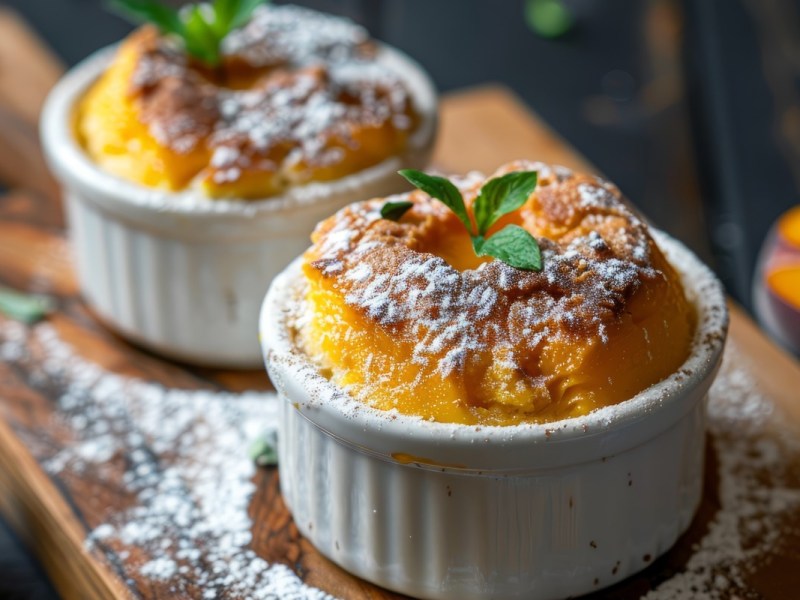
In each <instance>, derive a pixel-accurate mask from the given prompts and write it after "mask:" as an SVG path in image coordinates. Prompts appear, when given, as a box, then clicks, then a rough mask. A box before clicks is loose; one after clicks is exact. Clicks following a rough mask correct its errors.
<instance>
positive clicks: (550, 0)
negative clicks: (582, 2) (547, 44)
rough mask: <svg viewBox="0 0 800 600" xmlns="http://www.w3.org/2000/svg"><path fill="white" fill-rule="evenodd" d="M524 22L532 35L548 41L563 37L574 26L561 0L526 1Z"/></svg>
mask: <svg viewBox="0 0 800 600" xmlns="http://www.w3.org/2000/svg"><path fill="white" fill-rule="evenodd" d="M525 21H526V22H527V23H528V27H530V28H531V30H533V32H534V33H537V34H539V35H540V36H541V37H543V38H550V39H552V38H557V37H560V36H562V35H564V34H565V33H567V32H568V31H569V30H570V29H572V27H573V25H574V19H573V18H572V13H571V12H570V11H569V9H568V8H567V7H566V6H564V3H563V2H562V1H561V0H528V1H527V2H526V3H525Z"/></svg>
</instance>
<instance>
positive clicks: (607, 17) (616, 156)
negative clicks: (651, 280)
mask: <svg viewBox="0 0 800 600" xmlns="http://www.w3.org/2000/svg"><path fill="white" fill-rule="evenodd" d="M299 3H301V4H305V5H307V6H310V7H312V8H318V9H321V10H325V11H328V12H332V13H337V14H342V15H346V16H349V17H351V18H353V19H355V20H356V21H359V22H361V23H362V24H364V25H365V26H367V28H368V29H369V30H370V31H371V32H372V34H373V35H375V36H376V37H378V38H380V39H382V40H384V41H386V42H388V43H390V44H392V45H395V46H397V47H399V48H401V49H402V50H404V51H406V52H407V53H408V54H410V55H411V56H412V57H414V58H416V59H417V60H418V61H419V62H420V63H422V64H423V65H424V66H425V67H426V68H427V69H428V70H429V72H430V73H431V75H432V76H433V79H434V81H435V82H436V84H437V85H438V87H439V89H440V90H442V91H449V90H453V89H457V88H462V87H465V86H471V85H477V84H481V83H484V82H489V81H491V82H501V83H504V84H506V85H508V86H509V87H510V88H511V89H513V90H514V91H515V92H516V93H517V94H519V95H520V96H521V97H522V98H523V100H524V101H525V102H527V103H528V105H530V106H531V107H532V108H533V109H534V110H536V111H537V112H538V113H539V114H540V115H541V116H542V117H543V118H544V119H545V120H546V121H547V122H549V123H550V124H551V126H552V127H553V128H554V129H555V130H557V131H558V132H559V133H560V134H561V135H562V136H564V137H565V138H566V139H567V140H568V141H569V142H570V143H572V144H573V145H574V146H575V147H576V148H577V149H578V150H579V151H580V152H582V153H583V154H584V155H585V156H587V157H588V159H589V160H590V161H592V162H593V163H594V164H595V165H596V166H597V167H598V168H599V169H600V170H601V171H602V172H603V173H605V174H606V175H607V176H608V177H609V178H610V179H612V180H613V181H614V182H616V183H617V184H618V185H619V186H620V187H621V188H622V190H623V191H624V192H625V193H626V194H627V195H628V196H629V197H630V198H631V199H632V200H633V202H634V203H635V204H636V205H638V206H639V207H640V208H641V209H642V210H643V212H644V213H645V214H647V215H648V216H649V217H650V218H651V219H652V220H653V222H654V223H655V224H657V225H658V226H659V227H662V228H663V229H666V230H667V231H669V232H671V233H673V234H675V235H676V236H678V237H679V238H681V239H683V240H684V241H685V242H686V243H688V244H689V245H690V246H692V247H693V248H694V249H695V250H696V251H697V252H698V253H699V254H700V255H701V256H702V257H703V258H705V259H706V260H708V261H709V262H712V264H714V265H715V267H716V269H717V271H718V273H719V274H720V276H721V277H722V279H723V281H724V282H725V283H726V285H727V287H728V290H729V291H730V292H731V294H732V295H733V296H734V297H736V298H737V299H738V300H739V301H740V302H742V303H743V304H744V305H745V306H747V307H749V306H750V285H751V279H752V273H753V267H754V263H755V258H756V255H757V252H758V249H759V247H760V245H761V243H762V241H763V239H764V237H765V235H766V233H767V231H768V229H769V227H770V224H771V223H772V222H773V221H774V220H775V218H776V217H777V216H778V215H779V214H780V213H781V212H783V211H784V210H786V209H787V208H789V207H790V206H792V205H793V204H796V203H798V188H799V187H800V60H799V58H800V2H798V1H797V0H703V1H702V2H697V1H694V0H683V1H680V0H565V4H566V6H567V7H568V8H569V9H570V10H571V11H572V13H573V15H574V17H575V26H574V27H573V28H572V30H571V31H569V32H568V33H567V34H566V35H564V36H563V37H560V38H558V39H546V38H542V37H540V36H538V35H536V34H534V33H533V32H532V31H531V30H530V29H529V28H528V27H527V25H526V23H525V20H524V18H523V13H524V5H525V3H524V2H523V1H521V0H503V1H502V2H499V1H490V0H459V2H454V1H453V0H380V1H379V0H309V1H304V2H299ZM0 4H5V5H10V6H11V7H12V8H13V9H15V10H17V11H18V12H19V13H20V14H21V15H22V16H23V17H24V18H26V20H27V21H28V22H29V23H30V24H31V26H32V27H33V28H34V30H36V31H37V32H38V33H39V34H40V35H41V36H42V38H43V39H44V40H46V41H47V42H48V43H49V44H50V46H51V47H52V48H53V50H54V51H55V52H56V53H57V54H58V55H60V56H61V57H62V59H63V60H64V61H65V63H66V64H68V65H72V64H74V63H76V62H77V61H79V60H80V59H81V58H83V57H84V56H86V55H87V54H89V53H90V52H92V51H93V50H96V49H97V48H99V47H101V46H104V45H107V44H110V43H112V42H114V41H116V40H118V39H119V38H121V37H122V36H124V35H125V34H126V33H127V32H128V31H130V29H131V26H130V25H129V24H128V23H126V22H125V21H124V20H122V19H120V18H119V17H117V16H115V15H113V14H110V13H108V12H107V11H105V10H103V8H102V2H101V0H5V1H4V2H0ZM531 158H535V157H531ZM0 597H3V598H19V599H40V598H41V599H45V598H52V597H55V595H54V593H53V592H52V590H51V589H50V588H49V586H48V584H47V583H46V581H45V580H44V579H43V577H42V575H41V573H40V571H39V570H38V567H37V566H36V564H35V562H34V561H32V560H31V559H30V558H29V557H28V556H26V554H25V553H24V551H23V550H22V549H21V547H20V546H19V544H18V543H17V541H16V540H15V538H14V537H13V535H11V533H10V532H9V531H8V529H7V528H6V527H5V526H4V525H2V523H0Z"/></svg>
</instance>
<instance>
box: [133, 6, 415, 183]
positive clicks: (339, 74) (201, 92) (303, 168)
mask: <svg viewBox="0 0 800 600" xmlns="http://www.w3.org/2000/svg"><path fill="white" fill-rule="evenodd" d="M142 40H143V41H141V42H140V45H141V46H142V50H141V56H139V58H138V62H137V66H136V69H135V72H134V74H133V82H132V83H133V86H134V89H135V90H137V91H139V92H141V93H140V95H139V98H138V100H139V103H140V105H141V119H142V121H143V122H144V123H145V124H146V125H147V126H148V128H149V130H150V133H151V134H152V135H153V136H154V137H155V138H156V139H157V140H158V141H159V143H160V144H162V145H165V146H169V147H171V148H172V149H173V150H175V151H176V152H178V153H189V152H192V151H194V150H195V149H196V148H197V147H199V146H200V145H205V146H207V147H208V148H209V149H210V150H211V151H212V160H211V161H210V164H209V166H208V167H207V168H206V169H203V170H202V171H200V173H199V174H198V175H197V176H196V177H195V179H196V183H202V182H204V181H206V180H208V179H209V178H210V179H211V181H213V182H215V183H217V184H225V183H230V182H235V181H237V180H238V179H240V178H241V177H242V176H243V175H244V174H245V173H246V172H256V173H263V177H264V178H265V179H267V180H269V181H271V183H269V184H268V185H267V184H265V189H264V191H263V194H264V196H269V195H274V194H276V193H278V192H279V191H282V189H283V188H284V187H287V186H288V185H289V184H298V183H306V182H307V181H308V180H310V179H313V178H314V177H313V173H312V172H311V171H310V167H311V166H314V167H327V166H332V165H336V164H339V163H341V162H342V161H343V160H344V158H345V156H346V155H347V154H348V153H352V152H355V153H358V152H359V151H360V150H359V148H360V146H361V135H362V131H364V130H369V131H374V130H375V129H380V130H381V135H382V136H383V138H384V140H383V146H384V148H383V150H384V151H385V153H386V154H385V156H383V157H380V156H378V155H377V154H376V147H375V144H374V143H373V144H372V146H371V149H370V150H368V152H370V153H371V154H370V157H368V158H367V160H370V159H378V158H386V157H387V156H390V155H392V154H393V153H397V152H401V151H403V150H404V149H403V148H401V147H400V144H401V139H402V137H396V136H399V135H400V134H399V133H398V132H401V131H402V132H405V131H408V130H410V129H411V128H412V127H413V125H414V119H412V118H411V114H412V112H413V111H412V108H411V102H412V101H411V96H410V92H409V90H408V87H407V85H406V82H404V79H403V77H402V76H401V75H400V74H398V73H397V72H396V71H395V70H394V69H393V68H390V67H388V66H387V63H386V61H385V60H383V59H381V57H380V56H379V52H378V51H377V50H376V47H375V46H374V45H373V44H372V43H371V42H370V40H369V36H368V35H367V33H366V31H365V30H364V29H363V28H361V27H359V26H357V25H355V24H353V23H352V22H350V21H348V20H347V19H343V18H340V17H333V16H330V15H325V14H323V13H318V12H316V11H312V10H308V9H303V8H298V7H294V6H265V7H261V8H259V9H257V10H256V11H255V13H254V14H253V18H252V19H251V21H250V22H249V23H248V24H247V25H246V26H245V27H244V28H243V29H241V30H239V31H235V32H233V33H232V34H231V35H229V36H228V37H227V38H226V40H225V42H224V44H223V55H224V57H225V58H224V61H223V67H222V70H223V71H224V72H226V73H227V71H225V69H226V68H227V69H228V70H229V71H230V73H228V75H227V76H232V77H234V78H235V77H237V73H239V71H242V70H243V69H244V72H245V74H246V77H245V79H244V81H245V84H242V83H239V84H233V85H227V83H226V81H227V80H226V79H225V78H224V77H223V78H222V79H221V81H216V80H214V78H213V77H208V74H207V73H206V72H205V71H204V70H203V69H198V67H197V65H196V64H195V63H193V62H192V61H189V60H187V59H186V57H185V56H184V55H183V54H182V53H180V52H176V50H175V48H174V47H173V44H172V43H171V40H169V39H165V38H156V39H147V38H146V37H144V36H142ZM239 76H241V75H239ZM248 77H249V79H247V78H248ZM251 80H252V81H251ZM364 162H365V161H364V160H361V161H360V162H358V164H362V163H364ZM373 162H374V161H373ZM274 174H279V175H280V176H277V175H275V177H273V175H274ZM276 188H277V189H276Z"/></svg>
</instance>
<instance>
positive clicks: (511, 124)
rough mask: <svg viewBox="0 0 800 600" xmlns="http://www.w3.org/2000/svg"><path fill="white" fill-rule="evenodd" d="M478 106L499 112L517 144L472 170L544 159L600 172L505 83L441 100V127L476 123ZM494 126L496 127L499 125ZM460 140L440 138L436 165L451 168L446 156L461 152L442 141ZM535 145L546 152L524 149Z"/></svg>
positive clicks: (451, 94) (454, 93)
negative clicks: (517, 160) (535, 152)
mask: <svg viewBox="0 0 800 600" xmlns="http://www.w3.org/2000/svg"><path fill="white" fill-rule="evenodd" d="M478 107H480V111H481V112H484V111H486V110H487V107H490V110H491V109H492V108H491V107H494V109H497V110H496V111H495V112H496V114H497V115H499V116H500V117H502V123H500V125H506V126H507V128H508V129H509V132H513V133H515V134H516V135H515V136H514V137H513V138H511V139H513V140H514V143H513V144H511V146H512V148H513V149H512V150H511V151H510V152H511V154H509V155H508V156H500V157H498V158H497V159H496V160H494V161H493V162H491V164H488V163H487V164H476V165H471V166H470V167H469V168H471V169H478V170H484V171H487V172H491V171H490V169H492V170H493V169H494V168H496V167H499V166H500V165H501V164H503V163H504V162H507V161H509V160H514V159H525V158H528V159H532V160H543V161H544V162H548V163H551V164H556V165H562V166H565V167H569V168H570V169H574V170H576V171H582V172H586V173H599V172H600V171H599V169H598V168H597V167H596V166H594V165H593V164H592V163H591V162H589V161H588V160H587V159H586V157H584V156H583V155H582V154H581V153H580V152H578V151H577V150H573V149H572V146H571V145H570V144H569V142H567V141H566V140H565V139H564V138H563V137H562V136H561V135H560V134H559V133H557V132H556V131H555V130H554V129H552V128H551V127H550V126H549V125H548V124H547V122H546V120H545V119H543V118H542V117H541V116H539V114H538V113H536V111H535V110H533V109H532V108H531V107H529V106H528V105H527V104H525V102H524V101H523V100H522V99H520V97H519V96H518V95H517V94H516V93H515V92H514V91H513V90H512V89H511V88H509V87H507V86H506V85H504V84H501V83H497V82H490V83H485V84H481V85H477V86H472V87H466V88H459V89H457V90H453V91H451V92H447V93H445V94H443V95H442V96H441V98H440V108H439V114H440V118H441V122H440V128H441V129H448V131H449V133H452V130H451V129H450V128H449V126H450V122H451V121H456V122H463V119H470V120H472V117H477V116H478V114H477V108H478ZM523 121H524V123H525V127H524V128H522V127H519V126H518V124H519V123H520V122H523ZM493 125H495V126H496V125H498V123H494V124H493ZM458 138H459V136H457V135H455V136H454V135H448V136H443V135H439V138H438V140H437V144H436V147H435V149H434V159H433V162H434V163H437V164H439V163H441V164H443V165H445V166H450V165H449V164H448V161H447V160H446V159H444V156H456V155H458V152H457V151H448V146H447V145H446V144H444V143H442V142H443V140H445V139H450V140H453V142H454V143H455V144H459V143H460V142H461V141H465V140H461V141H459V139H458ZM534 142H535V143H534ZM451 145H452V143H451ZM534 146H537V147H544V148H546V151H544V152H542V151H539V154H540V156H532V155H531V154H530V152H526V151H525V150H524V148H527V147H534ZM542 155H543V156H542Z"/></svg>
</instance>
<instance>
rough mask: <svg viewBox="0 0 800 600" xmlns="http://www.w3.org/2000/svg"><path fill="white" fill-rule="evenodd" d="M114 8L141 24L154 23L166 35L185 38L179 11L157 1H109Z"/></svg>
mask: <svg viewBox="0 0 800 600" xmlns="http://www.w3.org/2000/svg"><path fill="white" fill-rule="evenodd" d="M109 4H110V6H111V7H112V8H114V9H116V10H117V11H119V12H120V13H122V14H123V15H124V16H127V17H129V18H131V19H133V20H135V21H138V22H140V23H152V24H153V25H155V26H156V27H158V28H159V29H160V30H161V31H163V32H164V33H172V34H174V35H178V36H181V37H182V36H183V34H184V26H183V21H181V17H180V15H179V14H178V11H177V10H176V9H174V8H172V7H171V6H166V5H164V4H161V2H158V1H157V0H109Z"/></svg>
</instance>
